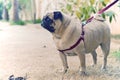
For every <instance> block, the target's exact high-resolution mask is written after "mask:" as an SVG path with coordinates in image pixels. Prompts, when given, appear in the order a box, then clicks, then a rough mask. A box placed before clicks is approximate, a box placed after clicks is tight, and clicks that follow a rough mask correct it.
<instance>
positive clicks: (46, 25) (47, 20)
mask: <svg viewBox="0 0 120 80" xmlns="http://www.w3.org/2000/svg"><path fill="white" fill-rule="evenodd" d="M53 23H54V21H53V20H52V19H50V18H49V17H48V16H46V17H44V18H43V19H42V22H41V26H43V27H44V28H45V29H47V30H48V31H49V32H51V33H53V32H55V28H54V27H53V26H52V24H53Z"/></svg>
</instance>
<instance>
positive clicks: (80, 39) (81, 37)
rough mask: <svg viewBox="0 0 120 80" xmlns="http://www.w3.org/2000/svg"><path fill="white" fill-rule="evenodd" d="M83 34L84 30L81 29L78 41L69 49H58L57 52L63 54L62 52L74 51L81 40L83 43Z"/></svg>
mask: <svg viewBox="0 0 120 80" xmlns="http://www.w3.org/2000/svg"><path fill="white" fill-rule="evenodd" d="M84 34H85V32H84V29H83V27H82V33H81V35H80V38H79V39H78V41H77V42H76V43H75V44H74V45H72V46H71V47H70V48H68V49H64V50H60V49H58V51H60V52H62V53H64V51H68V50H72V49H74V48H75V47H76V46H77V45H78V44H79V43H80V42H81V41H82V40H83V41H84Z"/></svg>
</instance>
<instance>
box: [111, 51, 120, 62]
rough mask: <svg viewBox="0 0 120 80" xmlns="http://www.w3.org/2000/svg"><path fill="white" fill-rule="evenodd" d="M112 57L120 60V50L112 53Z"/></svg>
mask: <svg viewBox="0 0 120 80" xmlns="http://www.w3.org/2000/svg"><path fill="white" fill-rule="evenodd" d="M112 55H113V56H114V57H115V58H116V59H118V60H120V50H117V51H114V52H112Z"/></svg>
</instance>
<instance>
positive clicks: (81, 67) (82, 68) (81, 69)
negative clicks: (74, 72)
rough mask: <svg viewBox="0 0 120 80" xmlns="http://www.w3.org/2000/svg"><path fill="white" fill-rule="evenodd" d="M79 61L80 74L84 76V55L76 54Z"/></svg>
mask: <svg viewBox="0 0 120 80" xmlns="http://www.w3.org/2000/svg"><path fill="white" fill-rule="evenodd" d="M78 56H79V59H80V74H81V75H83V76H84V75H86V64H85V54H81V53H80V54H78Z"/></svg>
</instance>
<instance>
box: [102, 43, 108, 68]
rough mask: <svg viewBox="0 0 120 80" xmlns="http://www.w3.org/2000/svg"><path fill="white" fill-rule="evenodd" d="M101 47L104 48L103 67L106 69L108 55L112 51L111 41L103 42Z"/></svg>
mask: <svg viewBox="0 0 120 80" xmlns="http://www.w3.org/2000/svg"><path fill="white" fill-rule="evenodd" d="M101 49H102V51H103V55H104V59H103V66H102V69H106V65H107V57H108V55H109V51H110V41H108V42H105V43H102V44H101Z"/></svg>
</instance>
